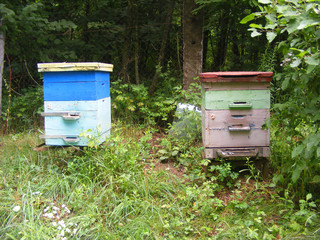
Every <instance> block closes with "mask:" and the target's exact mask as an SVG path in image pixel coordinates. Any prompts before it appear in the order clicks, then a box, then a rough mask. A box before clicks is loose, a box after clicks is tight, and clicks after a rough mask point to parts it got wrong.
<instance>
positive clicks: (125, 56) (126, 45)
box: [119, 0, 132, 83]
mask: <svg viewBox="0 0 320 240" xmlns="http://www.w3.org/2000/svg"><path fill="white" fill-rule="evenodd" d="M126 19H127V21H126V27H125V32H124V42H123V48H122V67H121V71H120V73H119V77H120V78H122V79H123V80H124V81H125V82H127V83H129V82H130V77H129V71H128V68H129V63H130V58H129V50H130V42H131V41H130V39H131V31H132V2H131V0H128V7H127V12H126Z"/></svg>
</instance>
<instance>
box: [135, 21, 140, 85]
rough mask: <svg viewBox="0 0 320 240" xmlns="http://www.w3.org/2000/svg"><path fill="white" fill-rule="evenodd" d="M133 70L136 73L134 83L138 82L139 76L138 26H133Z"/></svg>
mask: <svg viewBox="0 0 320 240" xmlns="http://www.w3.org/2000/svg"><path fill="white" fill-rule="evenodd" d="M134 71H135V75H136V84H140V77H139V38H138V26H137V25H136V26H135V43H134Z"/></svg>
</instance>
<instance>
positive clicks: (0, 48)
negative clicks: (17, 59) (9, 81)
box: [0, 19, 5, 116]
mask: <svg viewBox="0 0 320 240" xmlns="http://www.w3.org/2000/svg"><path fill="white" fill-rule="evenodd" d="M1 28H2V19H0V116H1V112H2V111H1V98H2V73H3V62H4V38H5V34H4V31H3V30H2V29H1Z"/></svg>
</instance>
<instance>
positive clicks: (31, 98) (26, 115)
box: [1, 87, 43, 131]
mask: <svg viewBox="0 0 320 240" xmlns="http://www.w3.org/2000/svg"><path fill="white" fill-rule="evenodd" d="M42 111H43V90H42V87H37V88H28V89H24V90H23V91H22V92H21V95H13V96H12V99H11V106H10V109H9V108H8V96H4V99H3V105H2V114H1V122H2V125H3V124H4V123H5V122H6V119H7V116H8V114H9V120H8V128H9V129H11V130H14V131H23V130H26V129H32V128H34V127H38V126H39V125H40V122H41V120H42V118H41V116H40V113H41V112H42Z"/></svg>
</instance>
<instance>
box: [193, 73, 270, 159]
mask: <svg viewBox="0 0 320 240" xmlns="http://www.w3.org/2000/svg"><path fill="white" fill-rule="evenodd" d="M272 76H273V73H272V72H207V73H200V74H199V77H200V82H201V85H202V138H203V145H204V148H205V158H208V159H215V158H219V157H222V158H229V159H237V158H243V157H261V158H268V157H269V156H270V133H269V130H267V129H265V128H264V127H263V125H264V124H265V121H266V120H267V119H268V118H269V117H270V113H269V110H270V81H271V80H272Z"/></svg>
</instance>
